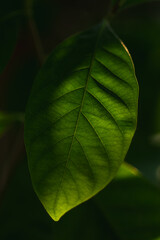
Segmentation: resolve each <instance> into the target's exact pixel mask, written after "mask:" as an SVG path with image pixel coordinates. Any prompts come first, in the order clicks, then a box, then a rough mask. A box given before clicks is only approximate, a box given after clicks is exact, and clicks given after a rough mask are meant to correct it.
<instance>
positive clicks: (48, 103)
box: [25, 22, 138, 221]
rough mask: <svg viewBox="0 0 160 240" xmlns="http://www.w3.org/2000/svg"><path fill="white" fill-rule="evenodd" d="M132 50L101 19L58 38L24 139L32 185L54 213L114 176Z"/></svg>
mask: <svg viewBox="0 0 160 240" xmlns="http://www.w3.org/2000/svg"><path fill="white" fill-rule="evenodd" d="M137 100H138V84H137V80H136V77H135V71H134V67H133V63H132V60H131V57H130V55H129V53H128V50H127V49H126V47H125V46H124V44H123V43H122V42H121V41H120V40H119V39H118V37H117V36H116V35H115V34H114V33H113V31H112V30H111V28H110V27H109V25H108V24H107V23H106V22H103V23H101V24H99V25H97V26H95V27H93V28H91V29H90V30H88V31H86V32H83V33H81V34H78V35H75V36H73V37H71V38H69V39H68V40H66V41H64V42H63V43H62V44H60V45H59V46H58V47H57V48H56V49H55V51H54V52H53V53H52V54H51V56H50V57H49V58H48V61H47V62H46V64H45V65H44V67H43V68H42V70H41V71H40V73H39V75H38V77H37V79H36V81H35V84H34V87H33V89H32V93H31V96H30V99H29V103H28V107H27V112H26V121H25V144H26V150H27V154H28V160H29V169H30V173H31V178H32V182H33V186H34V189H35V191H36V193H37V195H38V197H39V199H40V200H41V202H42V204H43V205H44V207H45V208H46V210H47V212H48V213H49V214H50V215H51V217H52V218H53V219H54V220H56V221H57V220H59V218H60V217H61V216H62V215H63V214H64V213H65V212H67V211H68V210H70V209H71V208H73V207H75V206H77V205H78V204H80V203H82V202H84V201H86V200H87V199H89V198H91V197H92V196H94V195H95V194H96V193H98V192H99V191H100V190H101V189H103V188H104V187H105V186H106V185H107V184H108V183H109V182H110V181H111V180H112V178H113V177H114V176H115V174H116V172H117V170H118V168H119V167H120V165H121V163H122V161H123V160H124V157H125V155H126V153H127V150H128V148H129V145H130V143H131V140H132V137H133V134H134V132H135V128H136V123H137Z"/></svg>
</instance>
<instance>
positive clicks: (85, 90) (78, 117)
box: [54, 22, 106, 205]
mask: <svg viewBox="0 0 160 240" xmlns="http://www.w3.org/2000/svg"><path fill="white" fill-rule="evenodd" d="M105 26H106V23H105V22H103V23H102V26H101V28H100V30H99V32H98V35H97V41H96V43H95V47H94V50H93V55H92V58H91V62H90V67H89V70H88V75H87V80H86V85H85V88H84V92H83V96H82V101H81V105H80V110H79V113H78V116H77V120H76V126H75V129H74V133H73V136H72V141H71V144H70V148H69V151H68V156H67V160H66V164H65V166H64V171H63V175H62V177H61V181H60V184H59V188H58V190H57V194H56V198H55V201H54V205H56V203H57V197H58V194H59V192H60V190H61V187H62V182H63V179H64V175H65V169H66V168H67V164H68V161H69V159H70V155H71V151H72V146H73V142H74V138H75V135H76V132H77V128H78V123H79V119H80V115H81V113H82V108H83V105H84V100H85V96H86V92H87V87H88V82H89V78H90V76H91V70H92V66H93V62H94V59H95V54H96V49H97V45H98V42H99V38H100V36H101V34H102V32H103V30H104V28H105Z"/></svg>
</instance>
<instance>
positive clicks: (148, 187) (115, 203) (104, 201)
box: [94, 164, 160, 240]
mask: <svg viewBox="0 0 160 240" xmlns="http://www.w3.org/2000/svg"><path fill="white" fill-rule="evenodd" d="M94 200H95V201H96V203H97V204H98V207H99V209H101V211H102V212H103V213H104V215H105V217H106V219H107V220H108V222H109V223H110V224H111V226H112V227H113V228H114V229H115V230H116V233H117V235H118V236H119V237H120V239H123V240H128V239H129V240H135V239H136V240H142V239H145V240H155V239H157V240H158V239H160V189H159V188H157V187H155V186H154V185H152V184H151V183H150V182H148V181H147V180H146V179H145V178H143V176H141V174H140V173H139V172H138V171H137V169H134V168H132V166H129V165H128V164H127V165H122V167H121V168H120V170H119V171H118V174H117V176H116V178H115V180H114V181H113V182H112V183H111V184H110V185H109V186H108V188H107V189H104V190H103V191H102V192H101V193H100V194H99V195H98V196H96V197H95V199H94Z"/></svg>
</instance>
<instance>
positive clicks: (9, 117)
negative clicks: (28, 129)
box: [0, 111, 24, 137]
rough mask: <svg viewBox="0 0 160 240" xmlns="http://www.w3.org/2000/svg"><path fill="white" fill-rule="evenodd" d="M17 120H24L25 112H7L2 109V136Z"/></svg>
mask: <svg viewBox="0 0 160 240" xmlns="http://www.w3.org/2000/svg"><path fill="white" fill-rule="evenodd" d="M17 121H18V122H23V121H24V114H23V113H5V112H1V111H0V137H1V136H2V135H3V134H4V133H5V131H7V130H8V129H9V128H10V126H11V125H12V124H13V123H14V122H17Z"/></svg>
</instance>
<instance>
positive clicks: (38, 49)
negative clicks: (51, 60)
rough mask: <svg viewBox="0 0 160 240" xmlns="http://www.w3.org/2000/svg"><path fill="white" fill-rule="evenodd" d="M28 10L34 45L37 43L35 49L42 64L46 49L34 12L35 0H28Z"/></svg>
mask: <svg viewBox="0 0 160 240" xmlns="http://www.w3.org/2000/svg"><path fill="white" fill-rule="evenodd" d="M26 12H27V16H28V23H29V27H30V30H31V33H32V37H33V41H34V45H35V49H36V52H37V56H38V59H39V62H40V64H41V65H43V63H44V61H45V58H46V56H45V53H44V49H43V46H42V42H41V38H40V35H39V32H38V28H37V25H36V22H35V20H34V17H33V16H34V14H33V0H26Z"/></svg>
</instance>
